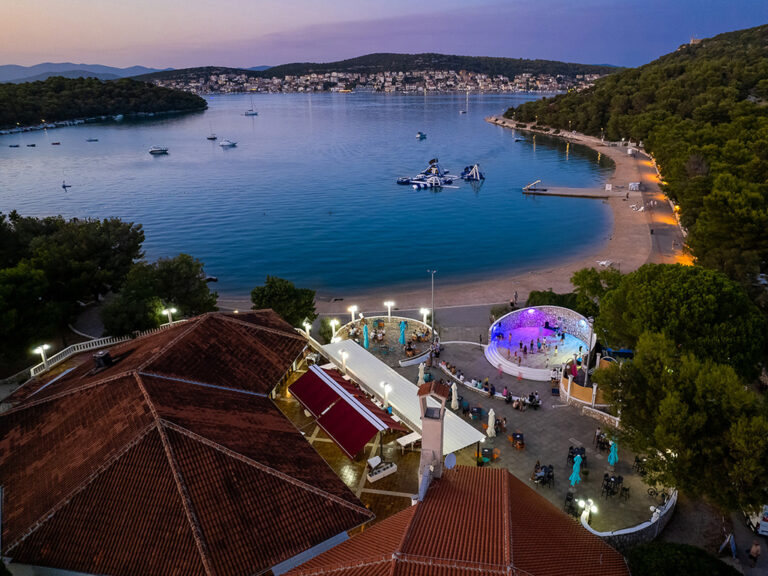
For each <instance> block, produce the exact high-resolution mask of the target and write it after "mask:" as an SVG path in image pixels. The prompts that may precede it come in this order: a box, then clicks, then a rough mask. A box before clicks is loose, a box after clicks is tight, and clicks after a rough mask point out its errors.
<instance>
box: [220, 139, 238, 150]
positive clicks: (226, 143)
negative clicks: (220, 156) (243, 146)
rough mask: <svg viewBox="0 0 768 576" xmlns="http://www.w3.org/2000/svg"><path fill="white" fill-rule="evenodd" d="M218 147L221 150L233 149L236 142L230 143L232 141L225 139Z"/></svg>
mask: <svg viewBox="0 0 768 576" xmlns="http://www.w3.org/2000/svg"><path fill="white" fill-rule="evenodd" d="M219 146H221V147H222V148H234V147H235V146H237V142H232V140H227V139H226V138H225V139H224V140H222V141H221V142H219Z"/></svg>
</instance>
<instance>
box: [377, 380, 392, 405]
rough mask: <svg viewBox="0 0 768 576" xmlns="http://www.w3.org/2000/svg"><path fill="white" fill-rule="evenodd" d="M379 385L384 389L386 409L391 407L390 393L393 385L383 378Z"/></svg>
mask: <svg viewBox="0 0 768 576" xmlns="http://www.w3.org/2000/svg"><path fill="white" fill-rule="evenodd" d="M379 386H381V387H382V388H383V389H384V409H385V410H386V409H387V408H389V393H390V392H391V391H392V386H391V385H389V384H387V383H386V382H384V380H382V381H381V382H379Z"/></svg>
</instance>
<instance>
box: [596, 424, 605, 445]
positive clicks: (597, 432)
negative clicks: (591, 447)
mask: <svg viewBox="0 0 768 576" xmlns="http://www.w3.org/2000/svg"><path fill="white" fill-rule="evenodd" d="M602 433H603V431H602V430H600V426H598V427H597V430H596V431H595V446H597V442H598V441H599V440H600V435H601V434H602Z"/></svg>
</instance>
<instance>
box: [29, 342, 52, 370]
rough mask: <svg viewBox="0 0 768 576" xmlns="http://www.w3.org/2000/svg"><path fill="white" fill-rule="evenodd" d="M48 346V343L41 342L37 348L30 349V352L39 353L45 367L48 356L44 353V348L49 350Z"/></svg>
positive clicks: (46, 366)
mask: <svg viewBox="0 0 768 576" xmlns="http://www.w3.org/2000/svg"><path fill="white" fill-rule="evenodd" d="M50 348H51V347H50V346H49V345H48V344H42V345H40V346H38V347H37V348H35V349H34V350H32V352H34V353H35V354H40V356H42V358H43V366H44V367H45V368H46V369H48V357H47V356H46V355H45V351H46V350H50Z"/></svg>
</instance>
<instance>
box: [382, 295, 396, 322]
mask: <svg viewBox="0 0 768 576" xmlns="http://www.w3.org/2000/svg"><path fill="white" fill-rule="evenodd" d="M394 305H395V303H394V302H392V300H387V301H386V302H384V306H386V307H387V320H392V306H394Z"/></svg>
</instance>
